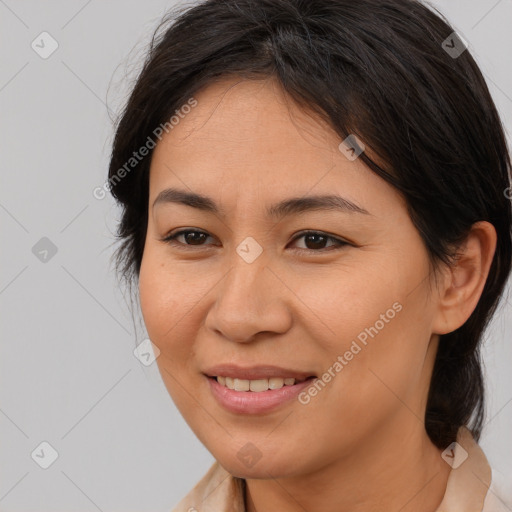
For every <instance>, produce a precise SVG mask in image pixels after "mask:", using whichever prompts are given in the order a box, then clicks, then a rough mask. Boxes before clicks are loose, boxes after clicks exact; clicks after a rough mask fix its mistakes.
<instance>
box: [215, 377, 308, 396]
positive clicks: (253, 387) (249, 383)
mask: <svg viewBox="0 0 512 512" xmlns="http://www.w3.org/2000/svg"><path fill="white" fill-rule="evenodd" d="M303 380H304V379H297V380H296V379H294V378H286V379H283V378H281V377H271V378H270V379H255V380H247V379H236V378H232V377H223V376H218V377H217V382H218V383H219V384H220V385H222V386H225V387H227V388H228V389H234V390H235V391H249V390H250V391H253V392H256V393H259V392H261V391H268V390H269V389H281V388H282V387H283V386H293V385H294V384H295V383H296V382H302V381H303Z"/></svg>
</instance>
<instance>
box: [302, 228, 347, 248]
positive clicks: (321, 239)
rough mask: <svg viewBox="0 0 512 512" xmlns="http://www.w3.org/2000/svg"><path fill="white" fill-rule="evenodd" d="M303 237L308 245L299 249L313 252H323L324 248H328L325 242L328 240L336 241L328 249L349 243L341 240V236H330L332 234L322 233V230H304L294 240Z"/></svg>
mask: <svg viewBox="0 0 512 512" xmlns="http://www.w3.org/2000/svg"><path fill="white" fill-rule="evenodd" d="M301 238H304V243H305V245H306V248H305V249H304V248H302V247H299V248H298V249H299V250H304V251H308V250H309V251H313V252H322V250H324V251H325V250H326V249H325V243H326V242H327V241H329V240H330V241H333V242H334V245H331V246H330V247H331V248H330V249H327V250H333V249H332V248H333V247H334V248H341V247H344V246H345V245H349V243H348V242H345V241H343V240H340V239H339V238H336V237H333V236H330V235H327V234H325V233H322V232H321V231H303V232H302V233H300V234H299V235H298V236H296V237H295V238H294V239H293V242H295V241H296V240H300V239H301Z"/></svg>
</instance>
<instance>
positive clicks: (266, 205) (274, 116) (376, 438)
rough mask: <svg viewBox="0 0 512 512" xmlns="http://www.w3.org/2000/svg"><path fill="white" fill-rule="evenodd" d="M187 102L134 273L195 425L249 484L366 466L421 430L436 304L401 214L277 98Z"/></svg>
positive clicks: (152, 333) (157, 169)
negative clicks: (337, 465) (363, 462)
mask: <svg viewBox="0 0 512 512" xmlns="http://www.w3.org/2000/svg"><path fill="white" fill-rule="evenodd" d="M195 99H196V100H197V105H196V106H194V107H193V108H190V109H189V108H185V109H183V110H182V111H181V116H180V119H179V123H177V124H175V125H174V127H173V128H172V130H170V131H169V133H167V134H165V136H164V137H163V138H162V140H161V141H160V142H159V143H158V145H157V147H156V148H155V151H154V154H153V157H152V162H151V170H150V194H149V220H148V229H147V238H146V242H145V248H144V255H143V260H142V266H141V270H140V300H141V307H142V312H143V316H144V321H145V324H146V327H147V331H148V334H149V337H150V339H151V340H152V342H153V343H154V344H155V345H156V346H157V347H158V348H159V350H160V356H159V357H158V359H157V363H158V365H159V369H160V372H161V375H162V378H163V380H164V382H165V385H166V387H167V389H168V391H169V393H170V395H171V396H172V398H173V400H174V402H175V404H176V405H177V407H178V408H179V410H180V412H181V413H182V415H183V417H184V418H185V420H186V421H187V423H188V424H189V425H190V427H191V428H192V429H193V431H194V432H195V433H196V435H197V436H198V438H199V439H200V440H201V441H202V442H203V443H204V445H205V446H206V447H207V448H208V449H209V450H210V452H211V453H212V454H213V456H214V457H215V458H216V459H217V460H218V461H219V462H220V463H221V465H223V466H224V467H225V468H226V469H227V470H228V471H230V472H231V473H233V474H235V475H238V476H242V477H246V478H251V477H254V478H259V477H262V478H265V477H267V476H268V475H272V476H274V477H277V476H291V475H297V474H306V473H308V472H311V471H315V470H319V469H320V468H322V467H324V466H327V465H329V464H332V463H334V462H335V461H337V460H340V458H343V457H345V458H346V457H371V454H372V451H375V450H381V449H382V439H387V440H389V439H390V438H393V439H394V440H395V441H398V440H400V439H401V438H403V437H404V436H410V435H411V432H415V431H418V429H419V430H423V428H424V427H423V422H422V421H421V420H422V418H423V411H424V407H425V401H426V395H427V391H428V385H429V380H430V374H431V369H432V364H433V360H434V355H435V347H436V343H437V340H438V336H437V335H436V334H432V332H433V331H434V330H435V329H434V327H433V326H434V322H435V317H436V303H435V300H436V295H435V292H433V293H432V294H429V293H428V290H429V283H430V279H431V275H430V272H429V264H428V259H427V253H426V250H425V248H424V245H423V243H422V241H421V239H420V236H419V234H418V232H417V231H416V229H415V228H414V226H413V224H412V222H411V220H410V218H409V216H408V213H407V210H406V205H405V202H404V201H403V200H402V198H401V197H400V196H399V194H398V193H397V192H396V191H395V190H394V189H393V188H392V187H391V186H389V185H388V184H387V183H386V182H385V181H383V180H382V179H381V178H379V177H378V176H376V175H375V174H374V173H373V172H371V171H370V170H368V169H367V168H366V167H365V165H364V164H363V163H362V161H361V159H359V158H355V159H354V156H355V155H352V154H351V152H350V151H348V152H347V151H342V150H340V149H339V145H340V143H341V142H342V140H341V139H339V137H338V136H336V135H335V134H334V133H333V131H332V130H330V129H329V128H328V126H327V125H325V124H324V123H323V122H321V121H318V120H315V119H314V118H312V117H310V116H308V115H307V114H305V113H303V112H302V111H301V110H300V109H298V108H297V107H296V106H294V105H293V104H292V102H291V101H289V100H287V99H286V98H285V97H284V96H283V94H282V93H281V91H280V89H279V88H278V87H277V86H276V85H275V83H274V82H273V81H223V82H219V83H218V84H216V85H213V86H210V87H208V88H206V89H205V90H203V91H202V92H201V93H200V94H198V95H196V96H195ZM184 112H188V113H186V114H185V113H184ZM342 149H343V147H342ZM366 150H367V151H368V148H367V149H366ZM168 189H175V190H176V191H179V192H180V193H182V194H190V195H193V194H200V195H201V196H203V197H206V198H208V200H207V201H204V200H199V199H195V200H191V201H188V204H185V203H186V202H187V201H180V200H179V196H178V194H176V193H174V194H172V193H170V192H167V193H164V191H166V190H168ZM326 196H332V197H331V200H330V201H327V200H324V199H325V197H326ZM157 198H159V199H158V201H156V200H157ZM321 198H324V199H321ZM336 198H337V199H336ZM155 201H156V202H155ZM344 201H345V202H344ZM349 201H350V203H349ZM343 204H345V207H343ZM276 205H281V207H278V206H276ZM315 205H316V207H313V206H315ZM347 205H348V206H347ZM181 230H189V231H191V233H185V234H181V235H178V236H177V237H175V239H174V240H171V242H173V243H170V242H166V241H163V239H165V238H166V237H168V236H169V235H173V234H176V232H177V231H181ZM305 230H307V231H311V232H314V233H313V234H309V235H308V234H304V231H305ZM431 341H432V343H431ZM230 365H231V366H230ZM294 375H295V377H296V381H295V382H296V383H295V384H293V382H294V381H290V380H287V381H286V382H285V381H284V380H283V378H284V377H286V378H287V379H290V378H294ZM216 376H220V377H221V379H220V381H221V382H220V383H219V382H217V380H216V379H214V377H216ZM222 377H227V379H222ZM244 377H245V378H244ZM306 377H316V379H315V378H312V379H309V380H308V381H307V382H300V381H301V380H302V379H304V378H306ZM234 378H237V379H238V380H232V379H234ZM269 379H271V380H269ZM224 380H225V382H224ZM247 381H249V382H247ZM227 385H229V386H231V387H232V386H233V385H235V386H236V389H234V390H231V389H228V387H227ZM269 386H270V387H271V388H275V389H270V390H269V389H268V387H269ZM281 386H282V387H281ZM247 387H249V388H250V389H253V391H251V390H249V391H247V390H246V389H247ZM261 389H265V390H266V391H261ZM391 444H395V445H396V443H395V442H392V443H391Z"/></svg>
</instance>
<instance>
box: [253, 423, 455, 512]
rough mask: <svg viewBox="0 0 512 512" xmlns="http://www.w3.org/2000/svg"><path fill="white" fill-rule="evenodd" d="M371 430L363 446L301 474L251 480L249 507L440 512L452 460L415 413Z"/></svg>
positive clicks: (288, 511) (300, 511)
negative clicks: (442, 452)
mask: <svg viewBox="0 0 512 512" xmlns="http://www.w3.org/2000/svg"><path fill="white" fill-rule="evenodd" d="M403 421H404V419H403V418H401V419H400V422H401V423H400V424H401V428H400V429H397V428H396V424H394V425H390V426H389V428H382V429H380V430H379V432H378V433H375V432H373V433H371V435H369V436H368V439H367V440H365V441H364V442H363V443H359V445H360V446H361V449H360V450H358V452H357V453H355V452H354V453H351V454H349V455H347V456H345V457H343V458H340V459H339V460H336V461H335V462H333V463H332V464H329V465H326V466H324V467H322V468H321V469H319V470H318V471H315V472H312V473H309V474H303V475H300V476H293V477H283V478H275V479H265V480H260V479H258V480H256V479H247V480H246V510H247V512H270V511H274V510H279V511H281V512H304V510H309V511H311V512H313V511H316V510H321V511H322V512H349V511H350V512H377V511H378V512H381V511H382V510H397V511H398V510H399V511H400V512H435V511H436V510H437V508H438V506H439V504H440V503H441V501H442V499H443V496H444V493H445V490H446V484H447V480H448V476H449V473H450V466H449V465H448V464H446V462H444V460H443V459H442V458H441V451H442V450H440V449H438V448H437V447H436V446H435V445H434V444H433V443H432V442H431V441H430V439H429V438H428V435H427V433H426V432H425V429H424V427H423V425H422V424H421V422H420V421H419V420H418V419H417V418H416V417H415V416H413V415H412V414H411V415H410V418H409V421H408V427H409V428H405V429H404V423H403Z"/></svg>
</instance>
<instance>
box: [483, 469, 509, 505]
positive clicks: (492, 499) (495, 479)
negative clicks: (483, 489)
mask: <svg viewBox="0 0 512 512" xmlns="http://www.w3.org/2000/svg"><path fill="white" fill-rule="evenodd" d="M510 511H512V474H509V475H508V476H505V475H503V474H502V473H500V472H499V471H496V470H495V469H492V480H491V485H490V487H489V490H488V491H487V494H486V496H485V502H484V508H483V509H482V512H510Z"/></svg>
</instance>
